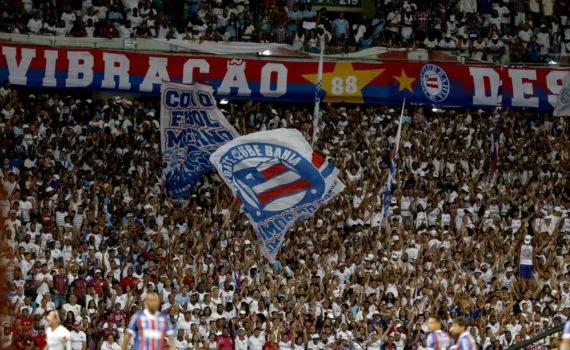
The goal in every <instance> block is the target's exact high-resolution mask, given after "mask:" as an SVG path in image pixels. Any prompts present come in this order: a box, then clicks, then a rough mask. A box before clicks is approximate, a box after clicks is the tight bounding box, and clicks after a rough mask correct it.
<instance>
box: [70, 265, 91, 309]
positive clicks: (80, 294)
mask: <svg viewBox="0 0 570 350" xmlns="http://www.w3.org/2000/svg"><path fill="white" fill-rule="evenodd" d="M71 288H72V293H73V294H74V295H75V296H76V297H77V299H78V302H79V303H80V304H84V303H85V296H86V295H87V281H86V280H85V272H84V271H80V272H79V276H78V277H77V278H76V279H75V281H73V282H72V283H71Z"/></svg>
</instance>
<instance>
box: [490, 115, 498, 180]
mask: <svg viewBox="0 0 570 350" xmlns="http://www.w3.org/2000/svg"><path fill="white" fill-rule="evenodd" d="M500 113H501V112H500V110H499V109H497V110H496V112H495V114H494V115H493V116H492V117H491V118H492V119H491V149H490V150H489V173H488V175H487V176H488V180H489V182H491V181H492V179H493V176H495V172H496V171H497V166H498V164H499V142H500V140H499V138H500V135H501V132H500V126H499V124H500V122H501V114H500Z"/></svg>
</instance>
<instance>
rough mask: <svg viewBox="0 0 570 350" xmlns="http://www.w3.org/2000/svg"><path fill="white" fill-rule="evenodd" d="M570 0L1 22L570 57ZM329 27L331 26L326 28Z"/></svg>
mask: <svg viewBox="0 0 570 350" xmlns="http://www.w3.org/2000/svg"><path fill="white" fill-rule="evenodd" d="M569 9H570V6H568V0H526V1H525V0H457V1H455V0H448V1H445V0H429V1H414V0H404V1H401V0H378V1H377V3H376V9H375V11H376V12H357V13H353V12H350V13H348V12H347V13H346V14H345V13H344V12H330V11H327V9H326V8H325V7H322V6H312V5H311V2H309V1H299V2H295V1H293V0H265V1H263V2H256V1H252V2H249V1H248V0H215V1H206V0H188V1H177V0H154V1H150V0H121V1H118V0H83V1H80V0H1V1H0V14H1V19H0V30H4V31H8V32H11V33H29V34H41V35H53V36H56V37H60V36H68V37H78V38H80V37H102V38H124V39H128V38H163V39H168V38H175V39H185V40H194V41H234V42H239V41H242V42H243V41H245V42H260V43H267V42H272V43H273V42H275V43H287V44H290V45H292V46H293V48H294V49H296V50H303V51H306V52H318V51H319V50H320V40H324V41H325V46H326V49H327V52H328V53H346V52H353V51H357V50H362V49H366V48H370V47H376V46H387V47H390V48H402V47H403V48H409V49H412V48H427V49H430V50H431V49H434V50H448V51H451V52H452V53H455V54H457V55H461V56H464V57H471V58H473V59H477V60H484V61H489V62H499V63H508V62H521V61H526V62H533V63H540V62H544V63H551V62H556V63H559V62H566V61H567V56H568V54H569V53H570V28H569V27H568V11H569ZM322 34H325V35H324V36H323V35H322Z"/></svg>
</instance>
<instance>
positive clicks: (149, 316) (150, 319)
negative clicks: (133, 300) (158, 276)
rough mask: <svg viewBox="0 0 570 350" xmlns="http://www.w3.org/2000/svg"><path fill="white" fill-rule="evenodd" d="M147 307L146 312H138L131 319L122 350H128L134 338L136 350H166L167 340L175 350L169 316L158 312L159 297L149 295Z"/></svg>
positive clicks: (171, 349) (146, 301)
mask: <svg viewBox="0 0 570 350" xmlns="http://www.w3.org/2000/svg"><path fill="white" fill-rule="evenodd" d="M145 305H146V307H145V309H144V310H142V311H139V312H137V313H136V314H134V315H133V317H132V318H131V322H130V324H129V327H128V329H127V333H125V338H124V340H123V344H122V346H121V349H122V350H126V349H127V346H128V345H129V343H130V341H131V338H132V337H134V338H135V347H134V350H150V349H164V348H165V346H164V345H165V339H166V338H168V348H169V349H170V350H175V349H176V341H175V339H174V330H173V329H172V325H171V324H170V320H169V318H168V316H166V315H165V314H163V313H161V312H159V311H158V307H159V299H158V295H157V294H156V293H149V294H147V296H146V299H145Z"/></svg>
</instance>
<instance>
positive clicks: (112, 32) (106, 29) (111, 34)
mask: <svg viewBox="0 0 570 350" xmlns="http://www.w3.org/2000/svg"><path fill="white" fill-rule="evenodd" d="M99 36H100V37H102V38H107V39H113V38H117V37H118V36H119V32H118V31H117V28H115V26H114V25H113V23H111V20H109V19H106V20H105V22H104V23H103V24H101V26H100V27H99Z"/></svg>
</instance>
